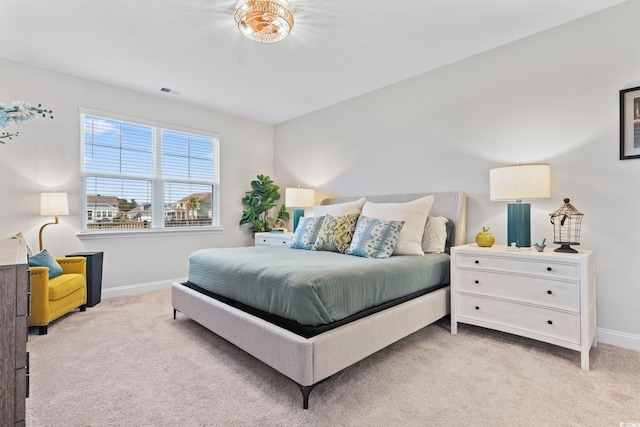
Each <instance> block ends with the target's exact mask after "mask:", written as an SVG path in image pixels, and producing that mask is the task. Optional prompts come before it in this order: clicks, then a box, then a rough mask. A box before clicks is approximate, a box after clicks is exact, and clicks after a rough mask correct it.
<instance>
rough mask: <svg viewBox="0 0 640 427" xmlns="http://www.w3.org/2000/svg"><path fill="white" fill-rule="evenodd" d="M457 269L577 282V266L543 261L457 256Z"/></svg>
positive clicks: (467, 255)
mask: <svg viewBox="0 0 640 427" xmlns="http://www.w3.org/2000/svg"><path fill="white" fill-rule="evenodd" d="M456 266H457V267H458V268H474V269H475V268H478V269H484V270H498V271H503V272H512V273H522V274H530V275H535V276H542V277H549V278H562V279H571V280H578V278H579V277H578V276H579V266H578V265H577V264H570V263H559V262H552V261H545V260H531V259H517V258H502V257H492V256H485V255H469V254H458V255H457V256H456Z"/></svg>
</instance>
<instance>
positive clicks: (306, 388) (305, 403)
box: [296, 383, 316, 409]
mask: <svg viewBox="0 0 640 427" xmlns="http://www.w3.org/2000/svg"><path fill="white" fill-rule="evenodd" d="M296 384H297V385H298V388H299V389H300V391H301V392H302V409H309V394H310V393H311V390H313V388H314V387H315V386H316V385H315V384H314V385H300V384H298V383H296Z"/></svg>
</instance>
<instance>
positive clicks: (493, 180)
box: [489, 163, 551, 201]
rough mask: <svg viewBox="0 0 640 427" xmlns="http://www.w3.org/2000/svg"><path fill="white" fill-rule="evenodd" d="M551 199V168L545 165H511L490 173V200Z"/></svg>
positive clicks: (492, 170)
mask: <svg viewBox="0 0 640 427" xmlns="http://www.w3.org/2000/svg"><path fill="white" fill-rule="evenodd" d="M549 197H551V168H550V167H549V165H548V164H545V163H534V164H523V165H511V166H504V167H501V168H495V169H491V170H490V171H489V199H491V200H506V201H511V200H523V199H548V198H549Z"/></svg>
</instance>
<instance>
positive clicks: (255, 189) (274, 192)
mask: <svg viewBox="0 0 640 427" xmlns="http://www.w3.org/2000/svg"><path fill="white" fill-rule="evenodd" d="M256 178H257V179H254V180H253V181H251V191H247V192H246V193H245V196H244V197H243V198H242V205H243V206H244V207H245V209H244V210H243V211H242V219H240V225H242V224H251V230H252V231H253V232H254V233H260V232H264V231H271V227H270V224H271V222H272V221H273V220H274V218H272V217H270V216H269V211H270V210H271V208H273V207H275V206H276V203H275V202H276V201H277V200H279V199H280V193H279V191H278V190H279V189H280V187H279V186H277V185H276V184H274V183H273V181H272V180H271V178H269V176H267V175H258V176H257V177H256ZM277 217H278V219H281V220H286V219H289V212H287V211H286V207H285V206H284V205H282V206H281V207H280V210H278V215H277Z"/></svg>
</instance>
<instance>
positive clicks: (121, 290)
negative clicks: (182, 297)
mask: <svg viewBox="0 0 640 427" xmlns="http://www.w3.org/2000/svg"><path fill="white" fill-rule="evenodd" d="M185 280H187V279H186V278H184V277H182V278H180V279H171V280H161V281H158V282H148V283H139V284H135V285H127V286H117V287H115V288H103V289H102V298H103V299H107V298H114V297H122V296H127V295H136V294H143V293H145V292H153V291H162V290H165V289H171V284H172V283H174V282H184V281H185Z"/></svg>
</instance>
